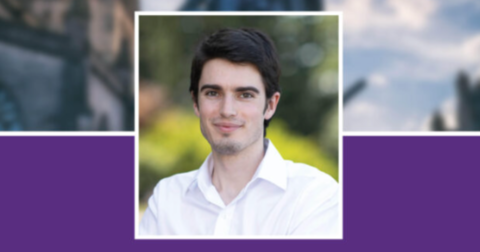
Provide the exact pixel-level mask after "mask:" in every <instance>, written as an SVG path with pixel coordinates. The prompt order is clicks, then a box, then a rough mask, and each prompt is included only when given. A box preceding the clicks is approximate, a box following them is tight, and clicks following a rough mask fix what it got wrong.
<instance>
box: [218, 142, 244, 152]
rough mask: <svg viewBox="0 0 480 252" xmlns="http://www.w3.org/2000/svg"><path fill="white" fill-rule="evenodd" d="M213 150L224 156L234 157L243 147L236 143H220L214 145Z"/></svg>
mask: <svg viewBox="0 0 480 252" xmlns="http://www.w3.org/2000/svg"><path fill="white" fill-rule="evenodd" d="M212 149H213V150H214V151H215V152H217V153H219V154H222V155H234V154H236V153H238V152H239V151H240V150H241V149H242V146H241V144H240V143H238V142H235V141H220V142H216V143H213V144H212Z"/></svg>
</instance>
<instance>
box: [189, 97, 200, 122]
mask: <svg viewBox="0 0 480 252" xmlns="http://www.w3.org/2000/svg"><path fill="white" fill-rule="evenodd" d="M190 94H191V95H192V101H193V110H194V111H195V115H197V117H200V112H199V111H198V100H197V99H196V97H195V94H193V91H191V92H190Z"/></svg>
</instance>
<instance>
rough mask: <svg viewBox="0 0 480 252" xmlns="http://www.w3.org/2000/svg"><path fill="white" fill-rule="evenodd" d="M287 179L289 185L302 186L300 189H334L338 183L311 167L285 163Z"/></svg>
mask: <svg viewBox="0 0 480 252" xmlns="http://www.w3.org/2000/svg"><path fill="white" fill-rule="evenodd" d="M286 169H287V177H288V181H289V183H290V184H297V185H303V186H301V187H308V186H313V187H317V188H318V187H321V188H324V189H327V188H330V189H334V188H335V189H336V188H337V187H338V182H337V181H336V180H335V179H333V178H332V177H331V176H330V175H328V174H326V173H325V172H323V171H320V170H319V169H318V168H315V167H313V166H310V165H307V164H303V163H295V162H292V161H286Z"/></svg>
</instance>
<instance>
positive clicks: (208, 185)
mask: <svg viewBox="0 0 480 252" xmlns="http://www.w3.org/2000/svg"><path fill="white" fill-rule="evenodd" d="M265 146H266V147H267V151H266V153H265V156H264V157H263V159H262V162H260V165H259V166H258V167H257V170H256V172H255V174H254V175H253V177H252V180H251V181H250V182H249V184H250V183H251V182H252V181H254V180H255V179H257V178H260V179H263V180H265V181H268V182H270V183H272V184H274V185H276V186H278V187H280V188H281V189H283V190H285V189H286V188H287V169H286V166H285V161H284V160H283V158H282V156H281V155H280V153H279V152H278V151H277V149H276V148H275V146H273V144H272V142H271V141H270V140H269V139H265ZM212 169H213V159H212V154H211V153H210V154H209V155H208V157H207V158H206V159H205V161H204V162H203V164H202V165H201V166H200V168H199V170H198V173H197V176H196V177H195V179H194V180H193V181H192V183H191V184H190V185H189V186H188V187H187V190H186V191H185V193H187V192H188V191H189V190H191V189H192V188H193V187H195V186H198V187H199V189H200V190H201V191H202V192H203V193H206V192H207V191H208V190H211V189H212V187H213V184H212V179H211V175H212ZM247 186H248V185H247Z"/></svg>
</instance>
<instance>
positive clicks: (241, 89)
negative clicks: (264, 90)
mask: <svg viewBox="0 0 480 252" xmlns="http://www.w3.org/2000/svg"><path fill="white" fill-rule="evenodd" d="M235 91H237V92H245V91H252V92H255V93H257V94H260V91H259V90H258V89H257V88H256V87H239V88H236V89H235Z"/></svg>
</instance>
